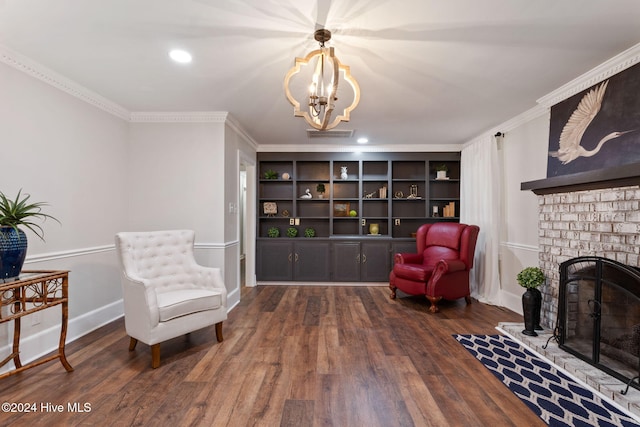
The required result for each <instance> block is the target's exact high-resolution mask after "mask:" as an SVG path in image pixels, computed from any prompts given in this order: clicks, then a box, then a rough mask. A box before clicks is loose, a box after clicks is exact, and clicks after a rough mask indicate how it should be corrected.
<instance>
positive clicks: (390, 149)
mask: <svg viewBox="0 0 640 427" xmlns="http://www.w3.org/2000/svg"><path fill="white" fill-rule="evenodd" d="M300 147H301V145H296V144H264V145H260V146H259V147H258V150H257V151H258V152H259V153H288V152H300V150H301V148H300ZM461 148H462V145H460V144H451V145H448V144H434V145H429V144H380V145H369V144H364V145H360V144H355V145H321V144H309V145H304V149H303V151H304V152H305V153H326V152H331V153H361V152H362V153H405V152H416V153H421V152H450V151H460V150H461Z"/></svg>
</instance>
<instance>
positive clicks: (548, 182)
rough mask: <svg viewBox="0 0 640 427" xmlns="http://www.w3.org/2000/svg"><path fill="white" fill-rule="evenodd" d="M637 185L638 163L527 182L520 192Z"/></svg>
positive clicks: (523, 184)
mask: <svg viewBox="0 0 640 427" xmlns="http://www.w3.org/2000/svg"><path fill="white" fill-rule="evenodd" d="M639 184H640V163H631V164H627V165H622V166H616V167H614V168H606V169H598V170H595V171H587V172H580V173H574V174H571V175H562V176H554V177H551V178H546V179H538V180H536V181H527V182H523V183H521V184H520V190H531V191H533V192H534V193H535V194H538V195H543V194H552V193H568V192H572V191H582V190H598V189H602V188H613V187H624V186H629V185H639Z"/></svg>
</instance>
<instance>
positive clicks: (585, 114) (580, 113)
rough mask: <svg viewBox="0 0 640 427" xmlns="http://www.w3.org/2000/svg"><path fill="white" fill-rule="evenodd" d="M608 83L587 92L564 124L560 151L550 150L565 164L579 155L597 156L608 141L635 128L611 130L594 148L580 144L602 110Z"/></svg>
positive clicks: (552, 154) (551, 154) (550, 153)
mask: <svg viewBox="0 0 640 427" xmlns="http://www.w3.org/2000/svg"><path fill="white" fill-rule="evenodd" d="M608 84H609V80H607V81H605V82H603V83H601V84H600V86H598V87H596V88H594V89H591V90H590V91H589V92H587V94H586V95H585V96H584V97H583V98H582V100H581V101H580V103H579V104H578V107H577V108H576V109H575V111H574V112H573V113H572V114H571V117H569V120H568V121H567V123H566V124H565V125H564V128H563V129H562V133H561V134H560V148H559V149H558V151H550V152H549V155H550V156H552V157H557V158H558V160H560V161H561V162H562V164H563V165H566V164H567V163H570V162H572V161H574V160H575V159H577V158H578V157H592V156H595V155H596V154H598V152H599V151H600V149H601V148H602V146H603V145H604V144H605V143H606V142H607V141H611V140H612V139H615V138H618V137H620V136H622V135H624V134H626V133H629V132H633V131H634V130H635V129H633V130H627V131H615V132H611V133H609V134H608V135H606V136H605V137H603V138H602V139H601V140H600V141H599V142H598V145H596V147H595V148H594V149H593V150H587V149H586V148H584V147H583V146H582V145H580V143H581V142H582V136H583V135H584V132H585V131H586V130H587V127H589V124H591V122H592V121H593V119H594V118H595V117H596V115H597V114H598V112H599V111H600V107H601V106H602V99H603V98H604V93H605V91H606V90H607V85H608Z"/></svg>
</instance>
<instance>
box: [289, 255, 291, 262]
mask: <svg viewBox="0 0 640 427" xmlns="http://www.w3.org/2000/svg"><path fill="white" fill-rule="evenodd" d="M289 262H291V253H289Z"/></svg>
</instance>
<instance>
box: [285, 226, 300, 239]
mask: <svg viewBox="0 0 640 427" xmlns="http://www.w3.org/2000/svg"><path fill="white" fill-rule="evenodd" d="M297 235H298V229H297V228H295V227H289V228H287V237H296V236H297Z"/></svg>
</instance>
